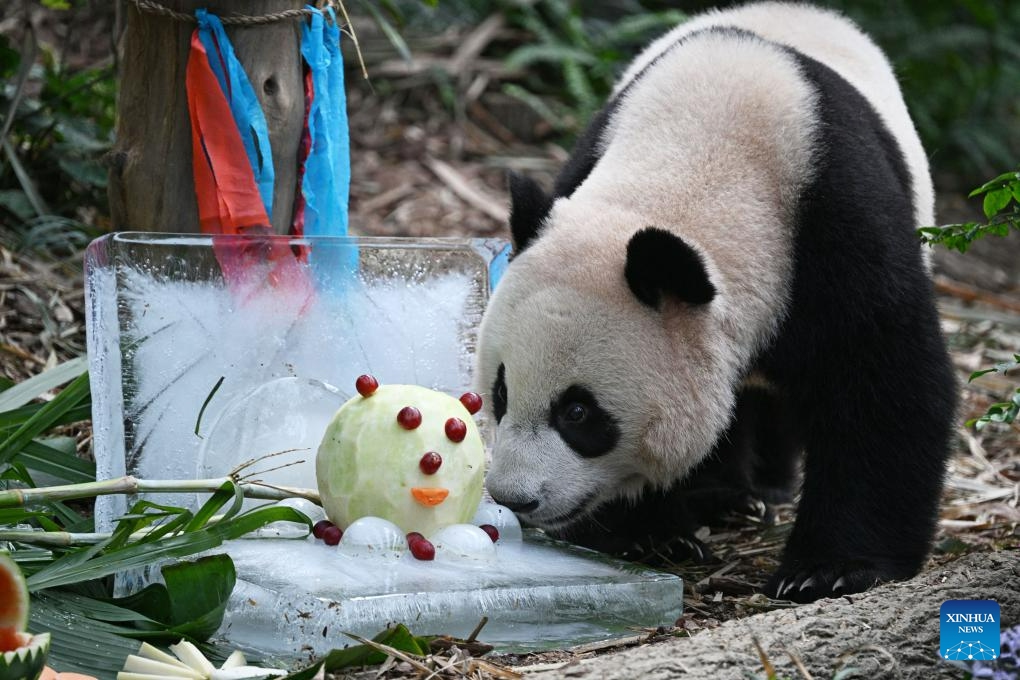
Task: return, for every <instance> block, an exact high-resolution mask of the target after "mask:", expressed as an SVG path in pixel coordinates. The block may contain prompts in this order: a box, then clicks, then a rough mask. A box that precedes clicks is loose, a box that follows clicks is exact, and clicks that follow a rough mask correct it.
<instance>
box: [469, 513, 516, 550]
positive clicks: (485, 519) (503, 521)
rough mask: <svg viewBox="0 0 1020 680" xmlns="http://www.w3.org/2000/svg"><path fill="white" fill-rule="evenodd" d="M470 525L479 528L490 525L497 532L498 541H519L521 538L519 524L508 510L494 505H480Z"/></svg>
mask: <svg viewBox="0 0 1020 680" xmlns="http://www.w3.org/2000/svg"><path fill="white" fill-rule="evenodd" d="M471 523H472V524H476V525H478V526H481V525H482V524H491V525H492V526H494V527H496V530H497V531H498V532H499V541H500V542H501V543H505V542H508V541H520V540H521V539H522V538H523V534H522V532H521V523H520V521H519V520H518V519H517V515H515V514H514V513H513V511H512V510H510V508H508V507H506V506H503V505H498V504H496V503H482V504H481V505H479V506H478V510H477V512H475V516H474V517H472V518H471Z"/></svg>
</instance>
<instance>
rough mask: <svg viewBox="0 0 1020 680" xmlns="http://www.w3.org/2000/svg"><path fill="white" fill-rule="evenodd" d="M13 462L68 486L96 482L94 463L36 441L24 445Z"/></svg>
mask: <svg viewBox="0 0 1020 680" xmlns="http://www.w3.org/2000/svg"><path fill="white" fill-rule="evenodd" d="M71 441H72V442H73V441H74V440H71ZM14 460H16V461H18V462H21V463H22V464H24V466H25V467H27V468H28V469H29V470H35V471H37V472H44V473H46V474H48V475H52V476H53V477H56V478H57V479H60V480H62V481H65V482H67V483H69V484H87V483H89V482H94V481H96V464H95V463H93V462H91V461H88V460H84V459H82V458H78V456H76V455H69V454H67V453H65V452H63V451H60V450H58V449H56V448H54V447H52V446H50V445H49V444H46V443H43V442H41V441H39V440H37V439H33V440H32V441H30V442H28V443H27V444H25V446H24V447H22V449H21V453H19V454H18V455H17V456H15V457H14Z"/></svg>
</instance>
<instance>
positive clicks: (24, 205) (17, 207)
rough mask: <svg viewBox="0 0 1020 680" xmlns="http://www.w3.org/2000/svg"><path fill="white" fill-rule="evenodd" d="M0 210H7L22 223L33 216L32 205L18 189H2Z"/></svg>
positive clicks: (0, 192)
mask: <svg viewBox="0 0 1020 680" xmlns="http://www.w3.org/2000/svg"><path fill="white" fill-rule="evenodd" d="M0 208H3V209H4V210H7V211H8V212H10V213H11V214H12V215H14V216H15V217H17V218H18V219H19V220H21V221H22V222H24V221H25V220H29V219H31V218H32V217H34V216H35V210H33V209H32V203H31V201H29V200H28V196H26V195H25V192H24V191H21V190H20V189H4V190H3V191H0Z"/></svg>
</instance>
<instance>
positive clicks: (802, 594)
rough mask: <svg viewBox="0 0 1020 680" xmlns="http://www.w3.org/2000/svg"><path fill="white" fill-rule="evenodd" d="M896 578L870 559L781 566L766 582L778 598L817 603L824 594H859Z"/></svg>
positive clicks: (829, 595)
mask: <svg viewBox="0 0 1020 680" xmlns="http://www.w3.org/2000/svg"><path fill="white" fill-rule="evenodd" d="M893 578H895V575H893V574H890V573H889V572H888V571H887V570H885V569H880V568H878V567H876V566H874V565H873V564H870V563H867V562H838V563H835V564H821V565H816V566H813V567H809V568H804V569H796V568H784V567H780V568H779V569H778V570H777V571H776V573H775V574H773V575H772V578H770V579H769V581H768V583H767V584H766V585H765V588H764V592H765V594H766V595H768V596H769V597H771V598H773V599H775V600H790V601H793V602H814V601H815V600H818V599H821V598H823V597H840V596H843V595H849V594H850V593H859V592H861V591H864V590H867V589H868V588H871V587H872V586H875V585H877V584H879V583H881V582H883V581H888V580H891V579H893Z"/></svg>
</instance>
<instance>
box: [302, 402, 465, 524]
mask: <svg viewBox="0 0 1020 680" xmlns="http://www.w3.org/2000/svg"><path fill="white" fill-rule="evenodd" d="M484 474H485V448H484V445H483V443H482V438H481V435H480V434H479V432H478V427H477V426H476V425H475V422H474V419H473V418H472V417H471V414H470V413H469V411H468V409H467V407H466V406H465V405H464V404H463V403H462V402H461V401H459V400H458V399H456V398H454V397H451V396H449V395H447V394H443V393H442V392H436V391H434V390H430V389H428V388H425V387H419V386H417V385H380V386H378V387H377V388H375V390H374V391H372V392H371V393H370V394H369V395H368V396H356V397H353V398H352V399H350V400H349V401H348V402H347V403H345V404H344V405H343V406H342V407H341V408H340V410H339V411H337V414H336V416H334V418H333V421H332V422H331V423H330V424H329V427H327V428H326V433H325V436H324V437H323V440H322V444H321V445H320V446H319V452H318V455H317V457H316V476H317V478H318V484H319V495H320V496H321V497H322V506H323V508H324V509H325V511H326V516H327V517H329V519H330V520H331V521H333V522H334V523H335V524H337V525H338V526H340V527H346V526H348V525H349V524H350V523H351V522H353V521H354V520H356V519H358V518H359V517H365V516H373V517H382V518H383V519H388V520H389V521H391V522H393V523H394V524H396V525H397V526H399V527H400V528H401V529H403V530H404V532H412V531H417V532H421V533H422V534H424V535H425V536H429V535H431V534H432V533H434V532H435V531H436V530H437V529H439V528H441V527H444V526H447V525H449V524H459V523H463V522H467V521H468V520H470V519H471V517H472V515H473V514H474V512H475V510H476V509H477V507H478V503H479V502H480V501H481V497H482V484H483V481H484Z"/></svg>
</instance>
